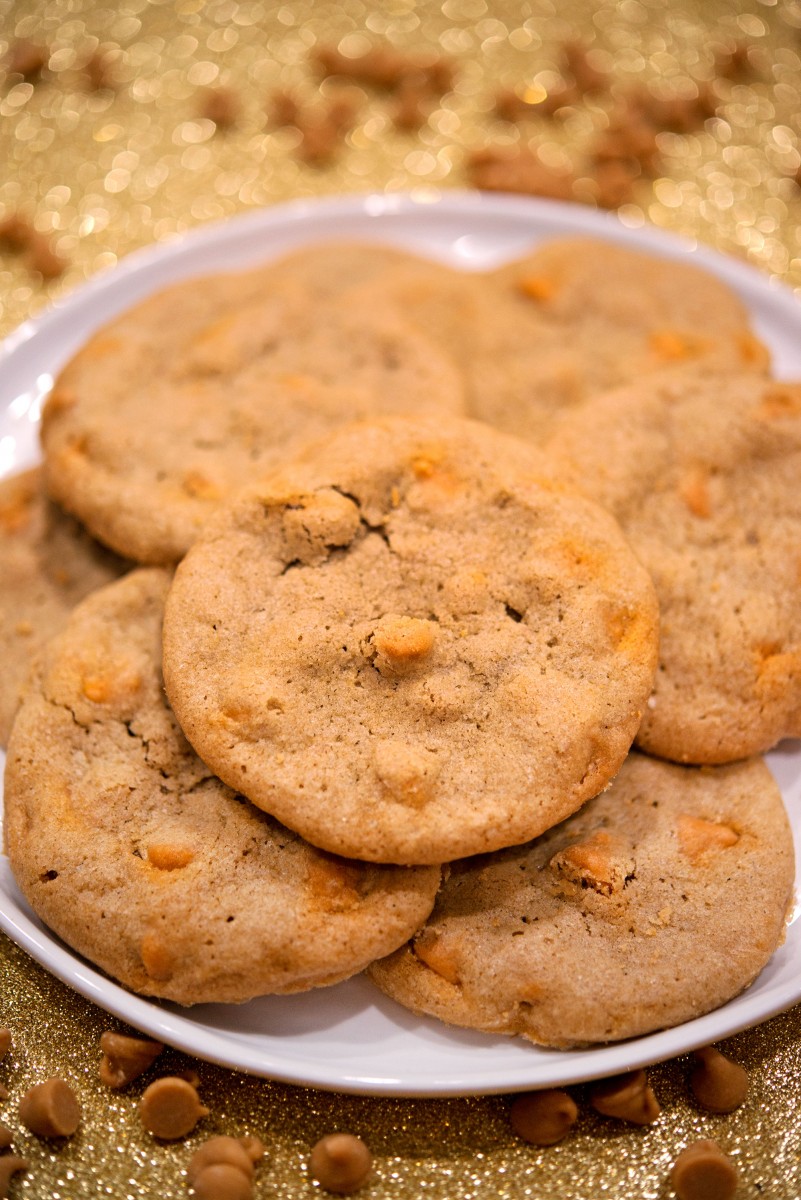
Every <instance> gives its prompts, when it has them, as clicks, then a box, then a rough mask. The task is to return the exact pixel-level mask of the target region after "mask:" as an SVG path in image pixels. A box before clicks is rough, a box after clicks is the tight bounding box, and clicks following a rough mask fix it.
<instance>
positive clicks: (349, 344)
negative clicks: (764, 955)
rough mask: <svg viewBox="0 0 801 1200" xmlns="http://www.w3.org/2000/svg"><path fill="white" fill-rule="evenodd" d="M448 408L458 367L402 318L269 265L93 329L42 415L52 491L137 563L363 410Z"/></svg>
mask: <svg viewBox="0 0 801 1200" xmlns="http://www.w3.org/2000/svg"><path fill="white" fill-rule="evenodd" d="M420 407H424V408H425V409H426V410H427V411H431V412H443V413H461V412H462V411H463V385H462V382H461V378H460V375H459V372H458V370H457V368H456V367H455V366H454V365H453V364H452V363H451V362H450V360H449V359H448V358H447V356H446V355H444V354H443V353H441V352H440V351H438V350H437V349H436V347H435V346H434V345H433V343H432V342H431V341H430V339H429V338H427V337H426V336H425V334H423V333H422V332H420V331H418V330H415V329H413V328H412V327H411V326H410V325H409V324H408V323H407V322H405V321H404V319H403V317H402V316H401V315H399V314H398V313H396V312H394V311H391V310H390V308H389V307H387V306H385V307H383V308H382V307H381V306H379V305H376V304H375V303H370V304H366V303H360V302H359V301H358V300H357V299H353V300H349V301H348V302H347V303H344V302H343V301H342V300H341V299H340V297H339V295H337V294H328V293H327V292H325V291H323V292H322V293H321V292H320V288H314V287H312V286H311V285H307V284H305V283H303V282H298V281H296V280H294V279H293V278H292V277H291V275H290V274H278V273H276V274H273V273H271V271H270V268H269V267H265V268H262V269H260V270H256V271H252V272H246V273H243V274H241V275H222V276H216V277H210V278H202V279H192V280H189V281H186V282H183V283H179V284H176V285H174V286H172V287H170V288H168V289H166V290H165V291H164V292H160V293H158V294H156V295H154V296H151V297H149V298H148V299H146V300H144V301H143V302H142V303H140V304H139V305H137V306H136V307H135V308H133V309H132V310H130V311H129V312H127V313H124V314H123V315H122V316H120V317H118V318H116V319H115V320H114V321H112V322H111V324H110V325H108V326H107V327H106V328H104V329H102V330H100V331H99V332H98V333H96V334H95V335H94V336H93V337H91V338H90V340H89V341H88V342H87V344H86V345H85V346H84V347H83V348H82V349H81V350H80V351H79V352H78V353H77V354H76V355H75V356H74V357H73V359H72V360H71V361H70V362H69V363H68V364H67V365H66V366H65V368H64V369H63V371H62V372H61V374H60V375H59V377H58V379H57V380H56V383H55V386H54V389H53V391H52V393H51V395H50V397H49V398H48V401H47V403H46V405H45V409H44V414H43V422H42V445H43V449H44V456H45V472H46V481H47V488H48V491H49V493H50V494H51V495H52V496H53V497H54V498H56V499H57V500H58V501H59V502H60V503H62V504H63V505H64V506H65V508H67V509H68V510H69V511H71V512H73V513H75V514H76V515H77V516H78V517H79V518H80V519H81V520H82V521H83V522H84V523H85V524H86V525H87V526H88V527H89V528H90V529H91V530H92V532H93V533H94V534H95V536H97V537H98V538H100V540H102V541H103V542H105V543H106V544H107V545H109V546H111V547H113V548H114V549H115V550H117V551H118V552H119V553H122V554H125V555H127V556H129V557H130V558H132V559H135V560H136V561H138V562H144V563H155V564H168V563H172V562H174V561H176V560H177V559H179V558H180V557H181V556H182V555H183V553H184V552H185V551H186V549H187V548H188V546H189V545H190V544H191V542H192V541H193V540H194V538H195V537H196V535H197V532H198V530H199V528H200V527H201V525H202V524H203V522H204V521H205V520H206V518H207V516H208V515H209V514H210V512H212V511H213V509H214V508H215V507H216V506H217V505H218V504H219V503H220V502H221V501H222V500H224V499H225V497H226V496H227V495H229V494H230V492H231V491H232V490H235V489H236V488H237V487H240V486H241V485H242V484H243V483H244V482H245V481H246V480H247V479H250V478H257V477H258V476H259V475H260V474H262V473H263V471H264V470H266V469H268V468H270V467H272V466H274V465H276V464H278V463H280V462H282V461H283V459H284V458H285V457H286V456H287V455H292V454H294V453H295V452H297V450H298V449H299V448H300V447H301V446H302V445H304V444H305V443H306V442H307V441H309V440H312V439H314V438H316V437H320V436H322V435H323V434H325V433H326V432H328V431H329V430H331V429H333V428H336V427H337V426H339V425H341V424H343V423H345V422H347V421H350V420H354V419H360V418H363V417H367V416H371V415H373V414H376V413H394V412H405V411H414V410H416V409H418V408H420Z"/></svg>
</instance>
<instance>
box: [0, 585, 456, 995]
mask: <svg viewBox="0 0 801 1200" xmlns="http://www.w3.org/2000/svg"><path fill="white" fill-rule="evenodd" d="M168 584H169V573H168V572H167V571H165V570H163V569H159V568H149V569H148V568H143V569H140V570H137V571H134V572H132V573H131V574H129V575H127V576H126V577H125V578H123V579H121V580H119V581H117V582H116V583H113V584H110V585H109V586H108V587H106V588H103V589H101V590H100V591H97V592H94V593H93V594H92V596H90V597H88V598H87V599H86V600H85V601H84V602H83V603H82V604H81V605H79V606H78V608H77V609H76V610H75V611H74V613H73V615H72V616H71V617H70V619H69V621H68V623H67V625H66V627H65V629H64V630H63V632H62V633H61V634H59V635H57V636H56V638H55V639H53V640H52V641H51V642H49V643H48V645H47V646H46V648H45V650H44V651H43V654H42V656H41V659H40V661H39V664H38V668H37V670H36V674H35V676H34V678H33V680H32V682H31V685H30V687H29V689H28V691H27V693H26V696H25V699H24V700H23V703H22V706H21V708H20V711H19V714H18V717H17V720H16V721H15V724H14V729H13V732H12V736H11V740H10V744H9V750H8V758H7V769H6V783H5V842H6V852H7V854H8V856H9V859H10V862H11V868H12V870H13V872H14V875H15V878H16V880H17V882H18V884H19V886H20V888H21V890H22V892H23V893H24V895H25V896H26V898H27V899H28V901H29V903H30V904H31V906H32V908H33V909H34V910H35V911H36V912H37V913H38V915H39V916H40V917H41V918H42V920H43V921H45V922H46V923H47V924H48V925H49V926H50V927H51V928H52V929H53V930H54V931H55V932H56V933H57V934H58V935H59V936H60V937H61V938H63V939H64V941H66V942H67V943H68V944H69V945H70V946H72V947H73V948H74V949H75V950H77V951H78V952H80V953H81V954H83V955H85V956H86V957H87V958H89V959H91V961H92V962H94V963H96V964H97V965H98V966H100V967H101V968H102V969H103V970H104V971H106V972H108V974H110V975H112V976H114V977H115V978H116V979H118V980H120V981H121V982H122V983H124V984H125V985H126V986H127V987H129V988H131V989H132V990H134V991H136V992H141V993H144V994H146V995H149V996H161V997H164V998H166V999H169V1000H174V1001H177V1002H178V1003H179V1004H195V1003H205V1002H208V1001H215V1002H216V1001H242V1000H247V999H248V998H250V997H252V996H256V995H261V994H264V993H273V992H275V993H281V992H295V991H303V990H305V989H308V988H311V987H317V986H321V985H323V984H327V983H332V982H335V981H337V980H340V979H344V978H345V977H347V976H349V975H352V974H353V973H355V972H357V971H360V970H361V969H362V968H363V967H364V966H365V965H366V964H367V963H368V962H370V961H371V959H373V958H375V957H376V955H377V954H381V953H383V952H386V951H388V950H389V949H390V947H393V948H394V947H397V946H398V945H400V944H401V943H402V942H403V941H404V940H405V939H406V938H408V937H409V936H410V935H411V934H412V932H413V931H414V930H415V929H416V928H418V927H419V925H420V923H421V921H423V920H424V919H425V917H426V915H427V914H428V912H429V911H430V909H431V906H432V904H433V902H434V896H435V893H436V888H437V884H438V881H439V871H438V870H437V869H436V868H420V869H414V868H413V869H406V868H402V867H381V866H365V865H363V864H356V863H348V862H345V861H343V860H342V859H338V858H336V857H334V856H331V855H328V854H325V853H322V852H320V851H317V850H313V849H312V848H311V847H310V846H307V845H306V844H305V843H304V842H303V841H302V840H301V839H300V838H298V837H297V836H296V835H295V834H293V833H290V831H289V830H287V829H284V828H282V827H281V826H280V825H279V824H278V823H277V822H276V821H274V820H273V819H272V818H270V817H268V816H266V814H264V813H262V812H259V811H258V810H257V809H254V808H253V807H252V806H251V805H250V804H248V803H247V801H246V800H244V799H243V797H242V796H241V795H238V794H237V793H235V792H233V791H231V790H230V789H229V788H227V787H225V785H224V784H222V783H221V782H220V780H219V779H216V778H215V777H214V775H213V774H212V772H211V771H210V770H209V768H208V767H207V766H205V764H204V763H202V762H201V761H200V760H199V759H198V758H197V756H196V755H195V754H194V753H193V752H192V750H191V749H190V747H189V745H188V744H187V742H186V740H185V739H184V737H183V735H182V734H181V731H180V729H179V728H178V725H177V723H176V721H175V718H174V716H173V714H172V713H171V712H170V709H169V707H168V706H167V704H166V702H165V699H164V692H163V688H162V682H161V672H160V656H161V621H162V613H163V603H164V595H165V593H166V590H167V587H168Z"/></svg>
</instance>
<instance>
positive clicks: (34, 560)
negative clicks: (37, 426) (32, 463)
mask: <svg viewBox="0 0 801 1200" xmlns="http://www.w3.org/2000/svg"><path fill="white" fill-rule="evenodd" d="M0 561H1V562H2V570H1V571H0V656H2V663H3V670H2V672H0V745H2V746H5V745H6V743H7V742H8V735H9V732H10V730H11V722H12V721H13V719H14V713H15V712H16V710H17V705H18V704H19V698H20V694H21V691H22V686H23V683H24V681H25V677H26V675H27V673H28V669H29V667H30V664H31V660H32V658H33V656H34V655H35V653H36V651H37V650H38V649H39V647H40V646H41V645H42V644H43V643H44V642H45V641H46V640H47V638H49V637H51V636H52V634H54V633H56V632H57V630H59V629H60V628H61V626H62V625H63V624H64V621H65V620H66V619H67V616H68V615H69V613H70V612H71V611H72V609H73V608H74V607H75V605H76V604H77V603H78V601H79V600H82V599H83V597H84V596H86V595H88V593H89V592H91V591H93V589H94V588H97V587H101V586H102V585H103V584H104V583H110V582H111V580H112V579H116V578H117V576H118V575H122V574H123V573H124V572H125V571H127V570H128V569H129V567H130V563H127V562H125V561H124V560H123V559H121V558H118V557H117V555H116V554H112V553H111V552H110V551H108V550H106V549H105V547H104V546H101V545H100V544H99V543H98V542H96V541H95V540H94V538H92V537H90V536H89V534H88V533H87V532H86V531H85V530H84V529H82V528H81V527H80V525H79V524H78V523H77V521H75V520H74V519H73V518H72V517H70V516H68V515H67V513H65V512H63V511H62V510H61V509H60V508H59V507H58V506H57V505H55V504H53V503H51V502H50V501H49V500H48V499H47V498H46V497H45V495H44V493H43V491H42V481H41V471H40V470H39V468H33V469H32V470H29V471H24V472H22V473H21V474H19V475H13V476H10V477H8V478H7V479H4V480H2V482H0Z"/></svg>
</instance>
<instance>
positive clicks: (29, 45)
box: [6, 38, 50, 83]
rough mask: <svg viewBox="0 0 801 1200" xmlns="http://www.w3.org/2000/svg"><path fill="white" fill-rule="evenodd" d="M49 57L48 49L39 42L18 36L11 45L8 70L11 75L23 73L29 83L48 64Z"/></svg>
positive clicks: (37, 76) (7, 60)
mask: <svg viewBox="0 0 801 1200" xmlns="http://www.w3.org/2000/svg"><path fill="white" fill-rule="evenodd" d="M49 57H50V55H49V53H48V51H47V49H46V48H45V47H44V46H41V45H40V44H39V43H38V42H34V41H33V40H32V39H31V38H17V39H16V40H15V41H13V42H12V43H11V45H10V46H9V49H8V54H7V55H6V70H7V71H8V73H9V75H21V76H22V78H23V79H24V80H25V81H26V82H27V83H33V82H35V81H36V80H37V79H38V78H39V76H40V75H41V73H42V71H43V70H44V68H45V67H46V66H47V62H48V59H49Z"/></svg>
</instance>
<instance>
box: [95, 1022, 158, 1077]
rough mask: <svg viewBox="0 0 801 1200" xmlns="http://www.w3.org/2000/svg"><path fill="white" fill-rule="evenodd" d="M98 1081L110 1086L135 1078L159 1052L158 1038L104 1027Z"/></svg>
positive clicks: (151, 1062)
mask: <svg viewBox="0 0 801 1200" xmlns="http://www.w3.org/2000/svg"><path fill="white" fill-rule="evenodd" d="M100 1049H101V1050H102V1052H103V1057H102V1059H101V1061H100V1068H99V1074H100V1082H101V1083H104V1084H105V1085H106V1086H107V1087H110V1088H122V1087H125V1085H126V1084H128V1083H131V1082H132V1081H133V1080H134V1079H138V1078H139V1076H140V1075H142V1074H143V1072H145V1071H146V1070H147V1069H148V1067H149V1066H151V1065H152V1064H153V1063H154V1062H155V1060H156V1059H157V1058H158V1056H159V1054H161V1052H162V1050H163V1049H164V1046H163V1045H162V1043H161V1042H152V1041H150V1040H148V1039H147V1038H135V1037H128V1036H127V1035H126V1034H123V1033H113V1032H112V1031H111V1030H106V1032H105V1033H103V1034H101V1035H100Z"/></svg>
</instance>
